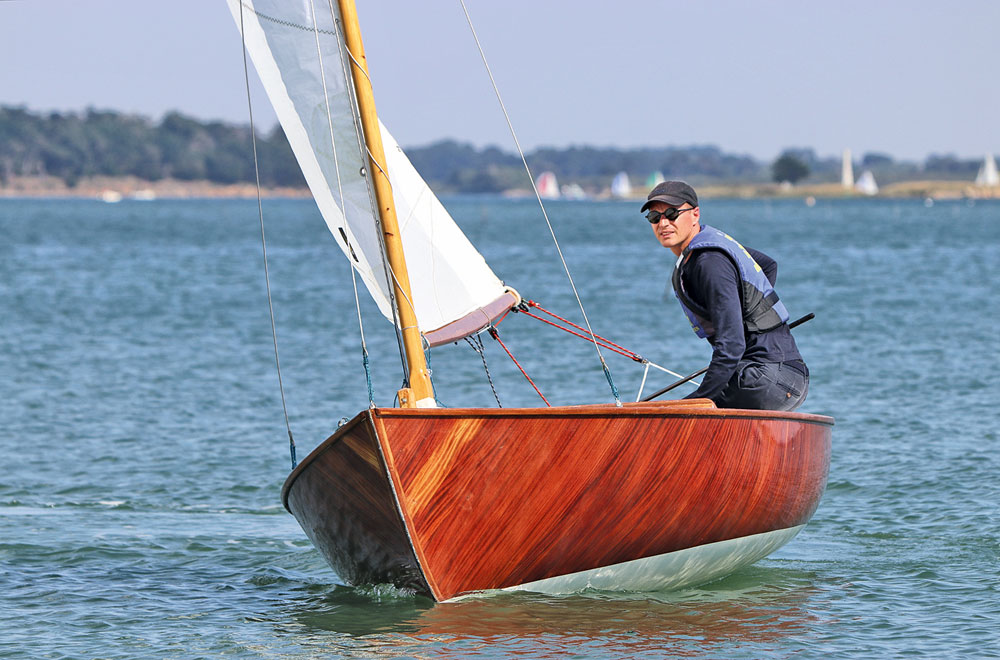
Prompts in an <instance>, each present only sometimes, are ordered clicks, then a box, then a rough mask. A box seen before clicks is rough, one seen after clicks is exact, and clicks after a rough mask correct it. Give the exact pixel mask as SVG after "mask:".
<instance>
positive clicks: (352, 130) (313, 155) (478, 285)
mask: <svg viewBox="0 0 1000 660" xmlns="http://www.w3.org/2000/svg"><path fill="white" fill-rule="evenodd" d="M227 3H228V5H229V9H230V11H231V12H232V14H233V18H234V19H235V20H236V25H237V27H239V26H240V19H241V15H240V14H241V12H240V0H227ZM242 7H243V12H242V20H243V25H244V32H245V35H244V41H245V43H246V46H247V51H248V52H249V53H250V56H251V58H252V59H253V63H254V67H255V68H256V69H257V73H258V75H259V76H260V79H261V82H263V84H264V89H265V90H266V91H267V95H268V98H269V99H270V100H271V104H272V105H273V106H274V110H275V113H276V114H277V115H278V120H279V121H280V122H281V126H282V128H283V129H284V131H285V135H286V136H287V138H288V142H289V144H291V147H292V151H293V152H294V153H295V158H296V160H298V163H299V166H300V167H301V168H302V173H303V175H304V176H305V179H306V182H307V183H308V184H309V189H310V190H311V191H312V194H313V198H314V199H315V200H316V204H317V205H318V206H319V209H320V212H321V213H322V214H323V219H324V220H325V221H326V224H327V226H328V227H329V229H330V231H331V232H332V233H333V236H334V238H335V239H336V242H337V244H338V245H339V246H340V249H341V250H342V251H343V252H344V254H345V255H346V256H347V257H348V259H349V260H350V261H351V264H352V265H353V266H354V268H355V270H357V272H358V274H359V275H360V276H361V279H362V280H363V281H364V283H365V286H366V287H367V288H368V291H369V292H370V293H371V295H372V298H374V299H375V301H376V303H378V307H379V309H380V310H381V311H382V314H384V315H385V316H386V318H388V319H392V309H391V305H390V302H389V294H388V287H387V283H386V276H385V269H384V266H383V257H382V251H381V247H380V242H379V234H378V229H377V226H378V223H377V222H376V219H375V216H374V212H373V209H372V203H371V197H370V193H369V188H368V180H367V178H366V177H365V176H363V175H362V174H361V172H363V171H364V170H367V169H368V161H367V157H366V156H365V153H364V151H362V148H361V146H360V143H359V140H358V134H357V129H356V126H357V125H359V122H358V123H357V124H356V121H357V118H356V108H355V105H354V103H353V102H352V86H351V83H350V81H349V72H348V69H347V68H346V67H345V65H344V58H343V56H342V48H341V44H340V40H339V39H338V35H337V31H336V27H335V25H334V16H333V12H336V11H337V10H336V6H335V5H333V6H331V5H329V4H327V3H316V7H317V15H316V17H315V23H314V18H313V15H312V10H311V7H312V4H311V3H309V2H288V1H287V0H242ZM338 20H339V16H338ZM328 108H329V114H328V111H327V110H328ZM380 126H381V124H380ZM381 131H382V141H383V143H384V147H385V153H386V160H387V163H386V167H387V169H388V170H389V178H390V182H391V184H392V189H393V198H394V201H395V205H396V213H397V216H398V218H399V226H400V233H401V235H402V241H403V251H404V253H405V255H406V261H407V270H408V271H409V274H410V285H411V288H412V295H413V306H414V308H415V310H416V316H417V322H418V325H419V326H420V329H421V331H422V332H425V333H427V332H430V331H432V330H435V329H438V328H441V327H442V326H444V325H447V324H449V323H451V322H453V321H455V320H457V319H460V318H462V317H464V316H466V315H468V314H472V313H478V312H477V310H479V309H482V308H485V307H487V306H489V305H490V304H491V303H495V302H496V301H497V300H498V299H499V298H501V297H503V295H504V286H503V283H502V282H500V280H499V278H497V276H496V275H495V274H494V273H493V271H492V270H490V267H489V266H488V265H487V264H486V261H485V260H484V259H483V257H482V256H481V255H480V254H479V252H477V251H476V249H475V248H474V247H473V246H472V244H471V243H470V242H469V241H468V239H467V238H466V237H465V235H464V234H463V233H462V231H461V230H460V229H459V228H458V226H457V225H456V224H455V222H454V220H452V218H451V216H450V215H449V214H448V212H447V211H446V210H445V209H444V207H443V206H442V205H441V203H440V202H439V201H438V199H437V198H436V197H435V196H434V194H433V193H432V192H431V191H430V189H429V188H428V187H427V184H426V183H425V182H424V181H423V179H421V177H420V175H419V174H417V172H416V170H415V169H414V168H413V166H412V165H411V164H410V162H409V160H408V159H407V158H406V156H405V155H404V154H403V152H402V150H401V149H400V148H399V145H397V144H396V141H395V140H394V139H393V138H392V136H391V135H389V132H388V131H387V130H386V128H385V126H381ZM331 132H332V134H331Z"/></svg>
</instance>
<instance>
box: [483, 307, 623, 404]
mask: <svg viewBox="0 0 1000 660" xmlns="http://www.w3.org/2000/svg"><path fill="white" fill-rule="evenodd" d="M487 332H489V333H490V337H493V338H494V339H496V340H497V343H498V344H500V347H501V348H503V350H504V351H505V352H506V353H507V355H508V356H509V357H510V359H511V360H512V361H513V362H514V365H515V366H516V367H517V368H518V369H519V370H520V372H521V375H522V376H524V377H525V379H527V381H528V382H529V383H531V386H532V387H533V388H535V392H537V393H538V396H540V397H542V401H544V402H545V405H547V406H548V407H549V408H551V407H552V404H551V403H549V400H548V399H546V398H545V395H544V394H542V391H541V390H539V389H538V386H537V385H535V381H533V380H531V377H530V376H529V375H528V373H527V372H526V371H525V370H524V367H522V366H521V363H520V362H518V361H517V358H515V357H514V354H513V353H511V352H510V349H508V348H507V344H505V343H503V340H502V339H500V333H498V332H497V329H496V328H495V327H492V326H491V327H490V328H489V329H488V330H487ZM605 371H606V370H605ZM612 390H613V391H614V393H615V399H617V398H618V391H617V390H614V385H613V384H612ZM619 405H620V404H619Z"/></svg>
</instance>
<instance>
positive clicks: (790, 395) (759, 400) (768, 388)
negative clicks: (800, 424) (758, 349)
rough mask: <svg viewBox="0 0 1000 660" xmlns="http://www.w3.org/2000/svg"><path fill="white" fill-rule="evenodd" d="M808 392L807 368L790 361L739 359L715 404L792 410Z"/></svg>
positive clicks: (797, 361)
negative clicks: (733, 372) (734, 370)
mask: <svg viewBox="0 0 1000 660" xmlns="http://www.w3.org/2000/svg"><path fill="white" fill-rule="evenodd" d="M808 393H809V368H808V367H806V365H805V363H804V362H802V361H801V360H795V361H792V362H750V361H741V362H740V363H739V364H738V365H737V366H736V373H735V374H733V377H732V379H731V380H730V381H729V384H728V385H726V389H724V390H722V394H721V395H720V397H719V399H717V400H716V402H715V405H717V406H718V407H719V408H747V409H750V410H783V411H788V410H795V409H796V408H798V407H799V406H800V405H802V402H803V401H805V400H806V394H808Z"/></svg>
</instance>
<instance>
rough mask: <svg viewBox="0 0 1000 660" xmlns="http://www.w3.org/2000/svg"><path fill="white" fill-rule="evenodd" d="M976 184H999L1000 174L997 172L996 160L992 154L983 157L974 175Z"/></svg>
mask: <svg viewBox="0 0 1000 660" xmlns="http://www.w3.org/2000/svg"><path fill="white" fill-rule="evenodd" d="M976 185H977V186H1000V174H997V162H996V161H995V160H993V154H986V156H984V157H983V164H982V165H980V166H979V173H978V174H977V175H976Z"/></svg>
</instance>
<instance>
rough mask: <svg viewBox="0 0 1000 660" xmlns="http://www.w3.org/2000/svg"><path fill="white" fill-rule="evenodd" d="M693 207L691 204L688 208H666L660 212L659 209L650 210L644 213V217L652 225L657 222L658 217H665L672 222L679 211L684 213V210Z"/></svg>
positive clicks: (692, 208)
mask: <svg viewBox="0 0 1000 660" xmlns="http://www.w3.org/2000/svg"><path fill="white" fill-rule="evenodd" d="M694 209H695V207H694V206H692V207H691V208H689V209H667V210H666V211H663V212H662V213H661V212H660V211H650V212H649V213H647V214H646V219H647V220H649V223H650V224H653V225H655V224H657V223H658V222H659V221H660V218H666V219H667V221H668V222H673V221H674V220H676V219H677V218H679V217H680V216H681V213H684V212H685V211H693V210H694Z"/></svg>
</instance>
